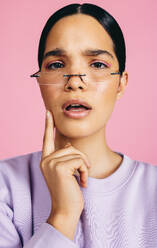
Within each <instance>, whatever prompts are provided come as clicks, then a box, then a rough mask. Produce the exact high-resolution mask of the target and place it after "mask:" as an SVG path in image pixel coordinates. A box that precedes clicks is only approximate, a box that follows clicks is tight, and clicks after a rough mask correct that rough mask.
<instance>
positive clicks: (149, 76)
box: [0, 0, 157, 165]
mask: <svg viewBox="0 0 157 248" xmlns="http://www.w3.org/2000/svg"><path fill="white" fill-rule="evenodd" d="M76 2H77V1H76ZM76 2H75V1H61V0H58V1H52V0H51V1H50V0H46V1H42V0H33V1H32V0H27V1H21V0H14V1H10V0H5V1H3V2H2V3H1V14H0V25H1V27H0V33H1V34H0V37H1V38H0V48H1V52H0V54H1V66H0V75H1V82H0V123H1V127H0V159H4V158H7V157H13V156H18V155H22V154H26V153H30V152H34V151H38V150H41V148H42V140H43V133H44V127H45V108H44V104H43V101H42V98H41V95H40V91H39V87H38V85H37V83H36V81H35V79H33V78H30V77H29V75H30V74H32V73H33V72H35V71H37V69H38V64H37V49H38V42H39V38H40V34H41V31H42V29H43V27H44V25H45V22H46V21H47V19H48V17H49V16H50V15H51V14H52V13H53V12H54V11H56V10H57V9H58V8H61V7H63V6H65V5H67V4H70V3H76ZM83 2H86V1H78V3H83ZM88 2H89V3H93V4H98V5H99V6H101V7H103V8H105V9H106V10H107V11H108V12H109V13H111V14H112V15H113V16H114V17H115V18H116V20H117V21H118V22H119V24H120V26H121V28H122V30H123V33H124V36H125V40H126V46H127V70H128V72H129V83H128V86H127V88H126V91H125V93H124V96H123V97H122V98H121V99H120V100H119V101H117V103H116V105H115V109H114V111H113V114H112V116H111V119H110V120H109V122H108V125H107V129H106V137H107V141H108V145H109V146H110V147H111V149H112V150H115V151H120V152H122V153H125V154H126V155H128V156H130V157H131V158H133V159H137V160H140V161H145V162H149V163H152V164H155V165H157V139H156V138H157V137H156V126H157V113H156V107H157V74H156V72H157V17H156V13H157V1H156V0H154V1H153V0H138V1H137V0H136V1H135V0H132V1H130V0H118V1H114V0H110V1H88Z"/></svg>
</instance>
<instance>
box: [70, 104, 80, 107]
mask: <svg viewBox="0 0 157 248" xmlns="http://www.w3.org/2000/svg"><path fill="white" fill-rule="evenodd" d="M70 106H72V107H73V106H81V105H80V104H70Z"/></svg>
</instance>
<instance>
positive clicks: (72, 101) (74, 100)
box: [62, 99, 92, 112]
mask: <svg viewBox="0 0 157 248" xmlns="http://www.w3.org/2000/svg"><path fill="white" fill-rule="evenodd" d="M74 103H76V104H81V105H84V106H86V107H88V108H89V110H91V109H92V107H91V105H90V104H89V103H87V102H85V101H82V100H78V99H73V100H68V101H66V102H65V103H64V104H63V105H62V109H63V110H66V107H67V106H68V105H70V104H74ZM86 111H88V110H86ZM66 112H67V111H66ZM83 112H84V111H83Z"/></svg>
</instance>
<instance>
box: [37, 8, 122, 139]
mask: <svg viewBox="0 0 157 248" xmlns="http://www.w3.org/2000/svg"><path fill="white" fill-rule="evenodd" d="M79 6H80V8H78V7H79ZM90 8H91V9H90ZM76 10H77V11H76ZM82 11H83V12H88V13H93V15H97V16H101V17H100V18H99V19H100V20H101V22H102V23H106V24H104V25H106V29H105V28H104V25H102V24H101V23H100V22H99V21H98V20H97V19H96V18H94V17H93V15H91V14H86V13H82ZM56 13H58V14H54V15H53V17H51V18H50V19H49V20H48V22H47V24H46V26H45V28H44V31H43V32H42V36H41V40H40V45H39V67H40V69H41V71H42V72H43V75H48V74H44V73H45V72H52V73H51V76H52V74H53V76H54V75H57V76H56V78H57V77H58V75H59V76H60V75H62V77H60V79H61V81H62V83H60V80H58V81H57V82H58V85H57V84H51V85H40V90H41V94H42V97H43V100H44V103H45V107H46V109H48V110H50V111H51V112H52V113H53V117H54V121H55V125H56V128H57V130H58V131H59V133H60V134H62V135H63V136H64V137H71V138H81V137H84V136H91V135H92V134H94V133H97V132H98V131H100V130H103V129H104V127H105V125H106V124H107V121H108V119H109V118H110V116H111V114H112V111H113V108H114V104H115V102H116V100H117V99H119V98H120V97H121V96H122V94H123V92H124V89H125V86H126V85H127V72H125V71H124V69H125V45H124V41H123V42H122V40H123V38H122V37H123V36H122V33H121V31H120V29H119V27H118V24H116V22H115V21H114V20H112V18H111V17H110V16H109V14H105V12H104V11H103V10H102V9H100V8H99V7H95V9H93V5H90V4H89V5H88V4H83V5H70V6H68V7H65V8H63V9H61V10H59V11H58V12H56ZM62 13H64V14H62ZM65 13H66V14H65ZM72 13H73V14H72ZM95 13H96V14H95ZM104 16H106V17H104ZM52 23H53V24H52ZM111 27H112V28H111ZM109 32H110V34H112V37H111V35H110V34H109ZM118 35H120V38H119V39H118ZM113 37H114V38H113ZM113 39H114V40H113ZM120 42H122V47H123V48H122V47H121V46H120V44H119V43H120ZM102 51H103V52H102ZM117 54H118V55H117ZM106 71H110V72H118V71H121V73H122V75H118V74H116V75H110V76H108V77H104V78H103V77H101V78H102V79H103V82H102V83H100V82H97V81H94V80H92V79H94V78H99V76H100V75H101V76H104V75H106ZM84 73H85V74H87V75H86V77H84V80H81V78H79V77H78V76H74V77H70V78H69V80H68V79H67V80H66V81H64V80H63V75H65V74H84ZM49 75H50V74H49ZM95 76H96V77H95ZM54 78H55V77H54ZM86 78H87V79H89V78H90V79H91V80H87V81H88V83H87V84H86V82H85V81H86ZM55 80H56V79H55ZM63 81H64V82H65V83H63ZM73 99H77V100H82V101H85V102H87V103H88V104H89V105H90V106H91V107H92V110H91V111H90V113H89V114H88V115H87V116H86V117H83V118H80V119H73V118H69V117H67V116H66V115H65V114H64V111H63V109H62V105H63V104H64V103H65V102H66V101H68V100H73ZM75 113H76V112H75ZM63 123H64V125H63ZM99 134H100V132H99Z"/></svg>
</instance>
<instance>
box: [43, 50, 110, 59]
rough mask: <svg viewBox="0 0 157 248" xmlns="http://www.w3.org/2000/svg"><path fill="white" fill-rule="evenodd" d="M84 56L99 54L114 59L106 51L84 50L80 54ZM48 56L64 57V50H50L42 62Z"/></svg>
mask: <svg viewBox="0 0 157 248" xmlns="http://www.w3.org/2000/svg"><path fill="white" fill-rule="evenodd" d="M82 54H83V55H84V56H98V55H101V54H105V55H108V56H110V57H111V58H112V59H114V57H113V55H112V54H111V53H110V52H108V51H107V50H102V49H94V50H92V49H86V50H85V51H83V52H82ZM49 56H64V57H66V51H65V50H64V49H60V48H56V49H54V50H51V51H49V52H47V53H45V54H44V57H43V60H44V59H45V58H47V57H49Z"/></svg>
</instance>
